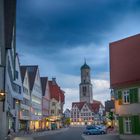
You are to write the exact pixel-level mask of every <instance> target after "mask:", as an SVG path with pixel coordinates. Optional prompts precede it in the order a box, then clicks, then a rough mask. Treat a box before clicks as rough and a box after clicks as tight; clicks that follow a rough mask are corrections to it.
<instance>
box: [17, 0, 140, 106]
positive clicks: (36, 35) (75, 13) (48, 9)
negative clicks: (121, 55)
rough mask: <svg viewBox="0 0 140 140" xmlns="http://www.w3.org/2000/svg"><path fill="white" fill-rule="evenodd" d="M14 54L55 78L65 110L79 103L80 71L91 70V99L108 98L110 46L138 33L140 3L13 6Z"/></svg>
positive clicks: (47, 0) (71, 0)
mask: <svg viewBox="0 0 140 140" xmlns="http://www.w3.org/2000/svg"><path fill="white" fill-rule="evenodd" d="M17 1H18V3H17V52H18V53H19V57H20V62H21V64H31V65H32V64H38V65H39V68H40V73H41V76H48V77H49V79H51V78H52V77H56V79H57V82H58V83H59V85H60V86H61V88H62V89H63V90H64V91H65V92H66V93H65V96H66V103H65V108H67V107H69V108H70V107H71V102H73V101H78V100H79V83H80V67H81V65H83V63H84V58H86V60H87V64H88V65H89V66H90V67H91V77H92V84H93V98H94V99H97V100H101V101H102V102H104V101H105V100H107V99H109V98H110V90H109V43H110V42H112V41H116V40H119V39H122V38H125V37H128V36H131V35H135V34H138V33H140V18H139V17H140V1H139V0H117V1H114V0H17Z"/></svg>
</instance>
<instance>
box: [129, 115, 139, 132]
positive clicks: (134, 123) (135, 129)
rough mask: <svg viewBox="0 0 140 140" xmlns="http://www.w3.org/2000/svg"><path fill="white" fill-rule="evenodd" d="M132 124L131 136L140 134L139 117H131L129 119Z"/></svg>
mask: <svg viewBox="0 0 140 140" xmlns="http://www.w3.org/2000/svg"><path fill="white" fill-rule="evenodd" d="M131 122H132V123H131V124H132V134H140V117H139V116H138V115H137V116H132V117H131Z"/></svg>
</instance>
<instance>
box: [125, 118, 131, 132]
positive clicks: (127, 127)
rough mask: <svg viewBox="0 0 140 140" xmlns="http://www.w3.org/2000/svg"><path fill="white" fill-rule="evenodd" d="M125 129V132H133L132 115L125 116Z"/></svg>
mask: <svg viewBox="0 0 140 140" xmlns="http://www.w3.org/2000/svg"><path fill="white" fill-rule="evenodd" d="M124 131H125V133H129V134H130V133H131V132H132V125H131V118H130V117H125V118H124Z"/></svg>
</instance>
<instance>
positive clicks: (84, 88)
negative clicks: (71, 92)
mask: <svg viewBox="0 0 140 140" xmlns="http://www.w3.org/2000/svg"><path fill="white" fill-rule="evenodd" d="M86 91H87V88H86V86H83V96H86Z"/></svg>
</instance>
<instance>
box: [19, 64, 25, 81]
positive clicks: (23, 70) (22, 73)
mask: <svg viewBox="0 0 140 140" xmlns="http://www.w3.org/2000/svg"><path fill="white" fill-rule="evenodd" d="M20 72H21V79H22V82H23V81H24V78H25V73H26V67H24V66H20Z"/></svg>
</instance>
